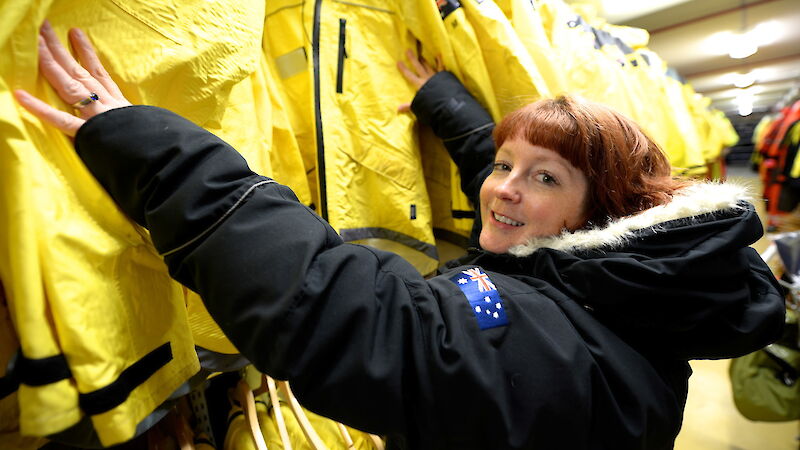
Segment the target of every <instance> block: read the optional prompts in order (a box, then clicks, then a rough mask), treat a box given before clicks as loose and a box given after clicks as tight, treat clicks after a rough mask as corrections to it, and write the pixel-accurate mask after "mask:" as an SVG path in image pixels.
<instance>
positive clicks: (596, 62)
mask: <svg viewBox="0 0 800 450" xmlns="http://www.w3.org/2000/svg"><path fill="white" fill-rule="evenodd" d="M538 5H539V11H540V14H541V17H542V23H543V25H544V27H545V29H546V30H547V31H548V36H549V38H550V44H551V45H552V47H553V50H554V51H555V52H556V53H557V54H559V55H563V59H562V63H563V73H564V74H566V76H567V85H568V88H569V92H570V93H571V94H573V95H580V96H583V97H585V98H587V99H589V100H593V101H595V102H598V103H603V104H605V105H608V106H609V107H611V108H613V109H615V110H616V111H618V112H620V113H622V114H625V115H627V116H628V117H631V118H633V117H634V116H635V114H634V110H635V108H634V107H633V105H632V104H631V100H630V95H629V93H628V92H627V91H626V88H625V82H624V78H623V77H624V74H623V70H622V66H621V65H620V64H619V62H617V61H614V60H612V59H611V58H609V57H607V56H606V55H604V54H603V53H602V52H599V51H597V50H596V49H595V46H594V44H595V36H594V34H593V33H592V32H591V31H590V30H587V29H584V27H583V26H582V25H581V24H580V16H579V15H578V14H577V13H576V12H575V11H573V10H572V9H570V8H569V7H568V6H567V5H566V4H564V3H563V2H561V0H541V1H540V2H539V3H538Z"/></svg>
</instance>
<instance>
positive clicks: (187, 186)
mask: <svg viewBox="0 0 800 450" xmlns="http://www.w3.org/2000/svg"><path fill="white" fill-rule="evenodd" d="M42 35H43V37H42V39H41V45H40V68H41V70H42V72H43V73H44V75H45V76H46V77H47V79H48V80H49V81H50V83H51V84H52V85H53V87H54V88H55V89H56V90H57V91H58V92H59V94H60V95H61V97H62V98H63V99H64V100H65V101H67V102H68V103H71V104H74V106H75V107H76V108H78V112H79V113H80V118H78V117H74V116H72V115H70V114H67V113H64V112H61V111H58V110H56V109H54V108H52V107H50V106H48V105H46V104H44V103H42V102H40V101H38V100H37V99H35V98H33V97H31V96H30V95H28V94H26V93H24V92H21V91H17V92H16V96H17V98H18V100H19V101H20V102H21V103H22V104H23V105H24V106H25V107H26V108H27V109H29V110H30V111H31V112H33V113H34V114H36V115H37V116H39V117H40V118H41V119H43V120H45V121H47V122H49V123H51V124H53V125H54V126H56V127H58V128H60V129H61V130H63V131H64V132H66V133H68V134H72V135H75V146H76V150H77V152H78V154H79V155H80V156H81V158H82V159H83V160H84V162H85V163H86V165H87V167H88V168H89V169H90V170H91V171H92V172H93V173H94V175H95V176H96V177H97V178H98V180H99V181H100V182H101V184H102V185H103V186H104V187H105V189H106V190H107V191H108V192H109V194H110V195H111V196H112V197H113V198H114V199H115V200H116V201H117V202H118V204H119V206H120V208H122V209H123V210H124V211H125V212H126V213H127V214H128V215H129V216H130V217H131V218H132V219H134V220H135V221H136V222H138V223H139V224H142V225H144V226H146V227H148V228H149V229H150V232H151V236H152V239H153V242H154V244H155V246H156V248H157V249H158V250H159V252H160V253H161V254H162V255H163V256H164V259H165V261H166V263H167V265H168V267H169V270H170V273H171V274H172V276H173V277H174V278H175V279H176V280H178V281H180V282H181V283H183V284H184V285H186V286H188V287H189V288H191V289H193V290H195V291H197V292H199V293H200V294H201V296H202V297H203V300H204V302H205V304H206V306H207V308H208V310H209V312H210V313H211V314H212V316H213V317H214V318H215V320H216V321H217V322H218V324H219V325H220V327H221V328H222V329H223V330H224V331H225V333H226V335H227V336H228V337H229V338H230V340H231V341H232V342H233V343H234V344H235V345H236V347H237V348H238V349H239V350H240V351H241V352H242V353H243V354H244V355H245V356H247V357H248V358H249V359H250V360H251V361H252V362H253V364H254V365H255V366H256V367H257V368H258V369H259V370H261V371H263V372H265V373H267V374H270V375H272V376H273V377H276V378H279V379H288V380H290V381H291V383H292V387H293V390H294V392H295V394H296V395H297V397H298V398H299V399H300V400H301V401H302V402H303V403H304V404H305V406H307V407H308V408H309V409H311V410H313V411H315V412H318V413H320V414H322V415H325V416H328V417H331V418H334V419H336V420H339V421H342V422H344V423H346V424H349V425H352V426H354V427H357V428H361V429H364V430H367V431H370V432H373V433H379V434H384V435H388V436H389V441H390V445H393V446H395V447H400V448H413V449H419V448H422V449H428V448H453V449H489V448H491V449H502V448H537V449H542V448H569V449H580V448H613V449H627V448H649V449H654V448H671V447H672V445H673V442H674V439H675V436H676V435H677V433H678V431H679V429H680V424H681V419H682V411H683V406H684V402H685V400H686V392H687V381H688V377H689V374H690V369H689V366H688V364H687V360H689V359H691V358H726V357H732V356H738V355H741V354H744V353H748V352H751V351H753V350H755V349H758V348H760V347H762V346H764V345H766V344H767V343H769V342H770V341H771V340H773V339H775V338H776V337H777V335H778V334H779V332H780V329H781V326H782V323H783V300H782V298H781V296H780V294H779V292H778V289H777V285H776V283H775V280H774V278H773V276H772V275H771V274H770V271H769V269H768V267H766V265H765V264H764V263H763V261H761V259H760V258H759V257H758V255H757V254H756V253H755V252H754V251H753V250H752V249H750V248H749V247H748V245H749V244H750V243H752V242H753V241H755V240H756V239H757V238H758V237H759V236H760V235H761V233H762V228H761V224H760V222H759V220H758V218H757V216H756V213H755V211H754V209H753V207H752V206H751V205H750V204H749V203H747V202H744V201H742V200H741V195H742V192H741V190H740V189H737V188H734V187H728V186H723V185H712V184H708V185H687V184H685V183H679V182H674V181H672V180H670V179H669V172H668V170H669V168H668V166H667V165H666V163H665V160H664V157H663V155H661V153H660V152H659V151H658V148H657V147H656V146H655V145H653V144H652V143H650V141H649V140H648V139H647V138H646V137H645V136H644V135H643V134H642V133H641V132H640V131H638V128H637V127H636V126H635V125H633V124H631V123H630V122H629V121H627V120H626V119H624V118H622V117H621V116H619V115H616V114H614V113H612V112H610V111H608V110H607V109H605V108H602V107H599V106H596V105H591V104H584V103H580V102H576V101H573V100H569V99H559V100H555V101H545V102H542V103H537V104H534V105H532V106H529V107H526V108H524V109H523V110H522V111H521V112H518V113H514V114H512V115H511V116H510V117H509V118H507V119H505V120H504V121H503V122H502V123H501V124H500V125H499V126H498V129H497V131H496V132H495V137H496V138H497V143H498V146H499V149H498V151H497V155H496V157H495V156H494V155H493V151H492V152H491V153H490V152H489V151H488V150H487V149H491V134H490V128H491V125H487V124H488V123H489V122H490V121H489V120H488V117H486V115H485V113H481V112H480V109H479V107H477V104H476V103H475V101H474V99H472V98H471V97H469V95H468V94H467V93H466V92H465V91H463V88H459V87H458V85H456V84H450V85H449V86H450V88H453V89H455V90H454V91H452V95H449V96H444V97H437V96H436V95H435V93H437V92H440V91H438V90H436V89H433V88H436V86H427V85H426V87H423V89H422V91H421V92H420V95H418V96H417V98H416V99H415V102H426V101H430V102H432V103H431V105H430V106H431V109H417V108H416V107H415V111H417V112H418V114H419V115H421V116H422V117H423V119H424V118H425V112H424V111H430V112H432V115H431V116H430V117H429V118H432V117H433V115H436V116H437V117H436V118H435V120H430V121H429V123H431V124H432V125H433V126H434V129H435V130H436V131H437V132H438V133H439V135H440V136H441V137H443V138H444V139H445V140H446V142H448V145H449V147H450V151H451V154H452V155H453V157H454V159H455V160H456V162H457V163H458V165H459V167H460V169H461V171H462V175H463V178H464V179H465V180H466V181H465V185H464V187H465V190H466V191H467V192H471V193H477V191H478V190H480V196H479V197H480V211H481V217H482V220H483V223H484V227H483V229H482V230H481V233H480V243H481V245H482V246H483V248H484V250H483V251H480V252H478V253H477V254H474V255H473V256H472V260H471V261H470V262H469V264H467V265H464V266H460V267H456V268H452V269H449V270H447V271H445V272H444V273H443V274H442V275H440V276H437V277H434V278H432V279H430V280H425V279H423V278H422V277H421V276H420V275H419V274H418V273H417V272H416V271H415V270H414V269H413V268H412V267H411V266H410V265H409V264H408V263H406V262H405V261H404V260H402V259H401V258H400V257H398V256H396V255H393V254H390V253H386V252H381V251H377V250H374V249H371V248H368V247H365V246H358V245H350V244H343V242H342V240H341V238H340V237H339V236H338V235H337V234H336V232H335V231H334V230H333V229H332V228H331V227H330V226H329V225H328V224H327V223H325V222H324V221H323V220H322V219H320V218H319V217H318V216H316V215H315V214H314V213H313V212H311V211H310V210H309V209H308V208H306V207H305V206H303V205H302V204H300V203H299V202H297V201H296V198H295V197H294V195H293V193H292V192H291V191H290V190H289V189H288V188H286V187H284V186H282V185H280V184H278V183H277V182H276V181H274V180H271V179H269V178H266V177H263V176H260V175H258V174H255V173H253V172H251V171H250V170H249V169H248V167H247V165H246V163H245V162H244V160H243V159H242V158H241V157H240V156H239V155H238V154H237V153H236V152H235V151H234V150H233V149H231V148H230V147H229V146H228V145H227V144H225V143H224V142H222V141H221V140H219V139H218V138H216V137H215V136H213V135H211V134H209V133H207V132H205V131H204V130H202V129H200V128H198V127H196V126H194V125H193V124H191V123H189V122H188V121H186V120H184V119H182V118H180V117H178V116H176V115H174V114H172V113H170V112H168V111H165V110H162V109H159V108H153V107H147V106H128V105H130V104H129V103H128V102H127V101H126V100H125V99H124V97H123V96H122V95H121V93H120V91H119V89H118V88H117V87H116V85H115V84H114V83H113V81H111V80H110V79H109V78H108V76H107V75H106V72H105V70H103V68H102V65H101V64H100V63H99V60H98V59H97V57H96V56H95V55H94V52H93V50H92V49H91V45H90V44H89V42H88V40H87V39H86V38H85V37H84V36H82V35H81V34H80V33H79V32H77V31H75V30H73V31H72V32H71V33H70V38H71V40H72V43H73V45H74V47H75V49H76V51H77V53H78V55H79V58H80V59H81V62H82V63H83V65H84V66H85V67H86V69H83V68H81V67H80V65H79V64H78V63H77V62H75V61H74V60H73V59H72V58H71V56H70V55H69V54H68V53H67V52H66V51H65V50H64V49H63V48H62V47H61V45H60V44H59V42H58V40H57V39H56V38H55V36H54V35H53V34H52V32H51V31H49V30H48V29H46V28H43V32H42ZM448 77H449V75H447V74H446V73H444V74H440V75H437V76H435V77H433V78H432V79H431V80H430V82H429V83H438V82H441V81H443V80H446V79H447V78H448ZM428 88H431V89H428ZM93 93H94V94H96V95H92V94H93ZM428 95H430V96H428ZM126 106H127V107H126ZM84 120H85V123H84ZM451 127H452V128H451ZM601 127H602V128H601ZM473 154H474V155H475V157H473V156H471V155H473ZM488 164H491V168H488V169H486V168H484V167H485V166H486V165H488ZM489 170H491V174H490V175H488V177H487V178H486V181H483V176H484V175H486V174H488V173H489ZM631 214H633V215H631Z"/></svg>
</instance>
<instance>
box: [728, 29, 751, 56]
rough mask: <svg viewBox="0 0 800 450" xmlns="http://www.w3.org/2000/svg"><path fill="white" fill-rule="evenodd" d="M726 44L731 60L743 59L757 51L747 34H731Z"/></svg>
mask: <svg viewBox="0 0 800 450" xmlns="http://www.w3.org/2000/svg"><path fill="white" fill-rule="evenodd" d="M730 39H731V40H730V41H729V42H728V56H730V57H731V58H733V59H744V58H747V57H748V56H750V55H752V54H755V52H757V51H758V45H757V44H756V43H755V41H754V40H753V39H752V37H751V36H750V34H749V33H745V34H732V35H731V36H730Z"/></svg>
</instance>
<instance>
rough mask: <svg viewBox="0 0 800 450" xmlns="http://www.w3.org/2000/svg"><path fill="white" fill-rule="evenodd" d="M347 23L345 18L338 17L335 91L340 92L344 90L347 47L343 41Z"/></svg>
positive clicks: (345, 37)
mask: <svg viewBox="0 0 800 450" xmlns="http://www.w3.org/2000/svg"><path fill="white" fill-rule="evenodd" d="M346 25H347V19H339V63H338V64H339V65H338V69H337V71H336V93H337V94H341V93H342V91H343V90H344V60H345V58H347V57H348V56H347V49H346V48H345V42H346V39H347V33H346V31H345V26H346Z"/></svg>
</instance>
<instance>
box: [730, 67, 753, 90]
mask: <svg viewBox="0 0 800 450" xmlns="http://www.w3.org/2000/svg"><path fill="white" fill-rule="evenodd" d="M731 79H732V81H733V85H734V86H736V87H737V88H746V87H747V86H752V84H753V83H755V82H756V71H755V70H753V71H751V72H748V73H734V74H732V75H731Z"/></svg>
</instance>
